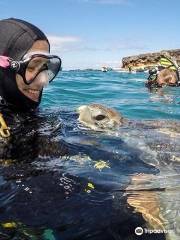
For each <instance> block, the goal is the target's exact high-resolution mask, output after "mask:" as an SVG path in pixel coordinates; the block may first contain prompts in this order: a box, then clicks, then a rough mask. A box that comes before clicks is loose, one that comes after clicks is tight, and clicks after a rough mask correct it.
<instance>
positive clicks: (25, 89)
mask: <svg viewBox="0 0 180 240" xmlns="http://www.w3.org/2000/svg"><path fill="white" fill-rule="evenodd" d="M35 51H41V52H45V53H48V52H49V45H48V43H47V42H46V41H45V40H38V41H36V42H35V43H34V44H33V46H32V47H31V48H30V49H29V51H28V52H27V53H30V52H35ZM33 64H34V65H33ZM42 64H43V63H42V62H41V59H38V62H34V63H32V65H33V66H32V65H31V66H29V67H28V68H27V70H26V78H27V79H30V78H31V76H32V75H36V71H37V69H38V68H39V66H41V65H42ZM44 77H45V76H44ZM16 83H17V86H18V88H19V90H20V91H21V92H22V93H23V94H24V95H25V96H26V97H28V98H30V99H31V100H33V101H35V102H38V100H39V96H40V93H41V91H42V89H43V86H44V83H43V81H42V80H40V77H37V78H35V79H34V81H33V82H32V83H31V84H30V85H27V84H25V83H24V81H23V78H22V77H21V75H19V74H16Z"/></svg>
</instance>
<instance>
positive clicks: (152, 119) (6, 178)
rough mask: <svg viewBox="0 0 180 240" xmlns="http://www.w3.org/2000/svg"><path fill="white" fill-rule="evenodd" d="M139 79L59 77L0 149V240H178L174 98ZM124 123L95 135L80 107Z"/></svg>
mask: <svg viewBox="0 0 180 240" xmlns="http://www.w3.org/2000/svg"><path fill="white" fill-rule="evenodd" d="M146 78H147V75H146V74H145V73H136V74H128V73H119V72H113V71H111V72H107V73H103V72H101V71H63V72H61V73H60V74H59V75H58V77H57V78H56V79H55V80H54V82H53V83H52V84H50V85H49V86H48V88H47V89H45V90H44V96H43V100H42V104H41V107H40V109H39V110H38V111H37V113H35V114H31V113H29V114H25V115H23V114H22V115H15V116H14V121H15V125H12V126H11V131H12V136H11V138H10V139H9V140H7V141H5V140H0V145H1V148H0V211H1V212H0V213H1V214H0V240H1V239H2V240H5V239H8V240H79V239H82V240H121V239H122V240H136V239H138V240H139V239H142V240H146V239H147V240H149V239H151V240H153V239H158V240H161V239H173V240H176V239H177V240H178V239H180V213H179V209H180V191H179V190H180V188H179V186H180V122H179V119H180V108H179V106H180V97H179V88H170V87H166V88H163V89H161V90H160V91H158V92H149V91H148V89H146V88H145V87H144V82H145V80H146ZM89 103H101V104H103V105H106V106H108V107H113V108H115V109H116V110H117V111H119V112H121V113H122V115H123V116H124V117H125V118H126V119H127V120H128V124H126V125H124V126H122V127H121V128H120V129H119V130H117V131H114V132H111V133H108V132H95V131H93V130H90V129H87V128H83V127H82V126H81V125H80V124H79V122H78V120H77V119H78V114H77V112H76V111H75V110H76V108H77V107H79V106H81V105H83V104H89Z"/></svg>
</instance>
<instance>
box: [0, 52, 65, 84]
mask: <svg viewBox="0 0 180 240" xmlns="http://www.w3.org/2000/svg"><path fill="white" fill-rule="evenodd" d="M3 59H4V62H3ZM0 67H3V68H7V69H11V70H13V71H15V72H16V73H17V74H19V75H20V76H21V77H22V78H23V81H24V83H25V84H27V85H29V84H31V83H32V82H33V81H34V80H35V79H37V78H38V79H39V81H42V82H43V85H47V84H48V83H50V82H51V81H52V80H53V79H54V78H55V77H56V75H57V74H58V72H59V71H60V70H61V59H60V58H59V57H58V56H56V55H50V54H49V53H44V52H30V53H27V54H26V55H24V57H23V59H22V60H20V61H15V60H14V59H11V58H8V57H5V56H0Z"/></svg>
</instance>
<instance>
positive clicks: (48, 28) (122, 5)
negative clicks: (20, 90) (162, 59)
mask: <svg viewBox="0 0 180 240" xmlns="http://www.w3.org/2000/svg"><path fill="white" fill-rule="evenodd" d="M179 11H180V1H179V0H171V1H170V0H165V1H163V0H149V1H146V0H51V1H49V0H47V1H46V0H31V1H24V0H22V1H21V0H16V1H12V0H0V18H1V19H3V18H9V17H16V18H20V19H24V20H27V21H29V22H31V23H33V24H35V25H37V26H38V27H39V28H40V29H41V30H43V31H44V32H45V33H46V35H47V36H48V37H49V39H50V42H51V50H52V52H53V53H55V54H58V55H59V56H60V57H61V58H62V60H63V68H64V69H75V68H81V69H82V68H99V67H101V66H102V65H104V64H106V65H109V66H113V67H117V66H119V65H120V64H121V59H122V57H125V56H129V55H134V54H139V53H146V52H152V51H159V50H163V49H176V48H180V26H179V25H180V14H179Z"/></svg>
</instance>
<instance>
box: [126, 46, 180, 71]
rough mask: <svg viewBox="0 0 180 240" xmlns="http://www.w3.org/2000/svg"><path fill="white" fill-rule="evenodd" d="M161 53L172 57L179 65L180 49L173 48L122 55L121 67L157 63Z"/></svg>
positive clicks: (143, 66) (150, 65)
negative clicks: (127, 55) (134, 54)
mask: <svg viewBox="0 0 180 240" xmlns="http://www.w3.org/2000/svg"><path fill="white" fill-rule="evenodd" d="M162 55H166V56H169V57H173V58H174V59H176V61H177V63H178V64H179V65H180V49H175V50H163V51H160V52H155V53H146V54H140V55H136V56H130V57H124V58H123V59H122V67H123V68H126V69H129V68H131V69H138V68H139V69H140V68H143V69H144V68H149V67H152V66H155V65H157V63H158V61H159V58H160V56H162Z"/></svg>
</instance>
